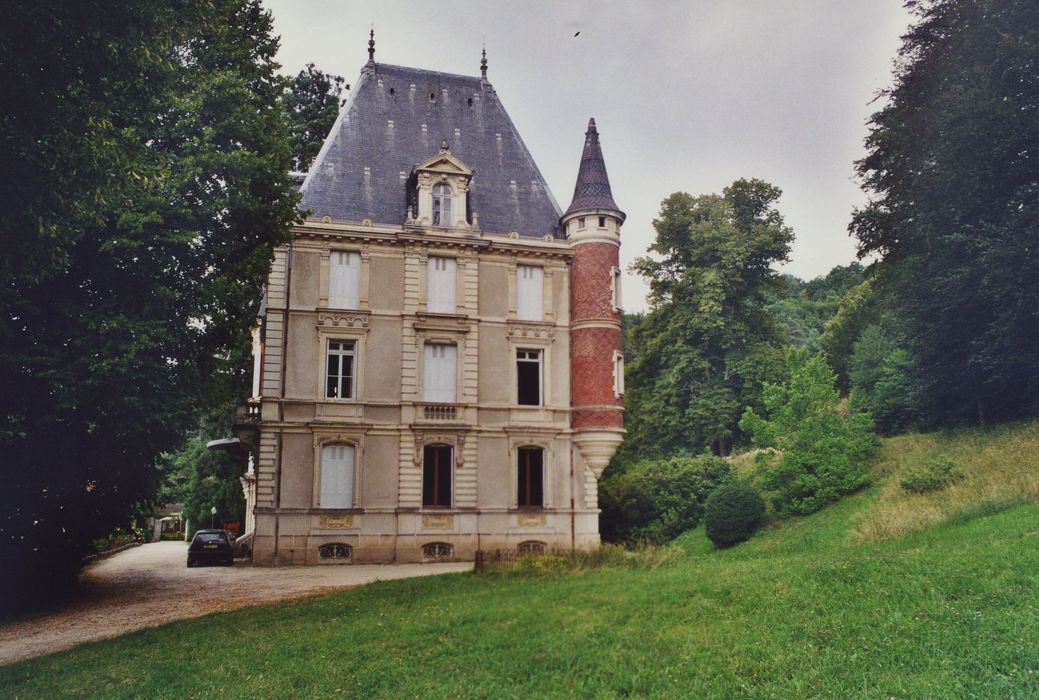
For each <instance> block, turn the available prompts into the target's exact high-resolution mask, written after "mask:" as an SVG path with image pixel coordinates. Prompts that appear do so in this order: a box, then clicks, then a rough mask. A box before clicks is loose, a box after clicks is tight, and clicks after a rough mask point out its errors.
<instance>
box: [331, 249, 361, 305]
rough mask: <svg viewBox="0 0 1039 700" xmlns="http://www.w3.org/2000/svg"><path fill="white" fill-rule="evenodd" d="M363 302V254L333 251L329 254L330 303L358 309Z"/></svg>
mask: <svg viewBox="0 0 1039 700" xmlns="http://www.w3.org/2000/svg"><path fill="white" fill-rule="evenodd" d="M360 302H361V256H360V255H358V254H357V253H347V252H345V251H341V250H337V251H332V254H331V256H329V282H328V305H329V306H331V307H333V308H336V309H356V308H357V307H359V306H360Z"/></svg>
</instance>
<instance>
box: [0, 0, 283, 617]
mask: <svg viewBox="0 0 1039 700" xmlns="http://www.w3.org/2000/svg"><path fill="white" fill-rule="evenodd" d="M276 49H277V41H276V39H274V38H273V37H272V36H271V19H270V16H269V13H267V12H265V11H264V10H263V9H262V8H261V7H260V4H259V2H258V0H205V1H203V0H197V1H194V0H185V1H184V2H179V3H168V2H158V1H150V0H128V1H127V2H125V3H121V4H120V6H119V8H118V10H115V9H113V8H112V6H111V5H110V3H105V2H100V0H84V1H83V2H77V3H63V2H31V3H30V2H14V3H8V4H7V5H6V6H5V16H4V22H3V23H2V24H0V101H2V102H3V104H4V105H5V115H4V117H3V118H2V119H0V163H3V164H4V167H5V172H7V173H13V174H14V176H13V177H10V176H9V177H6V178H3V182H2V184H0V187H2V190H0V201H2V214H0V230H2V237H3V241H4V246H3V247H2V249H0V256H2V257H0V269H2V271H3V285H2V287H0V386H2V387H3V392H2V393H0V452H2V453H3V455H4V463H3V465H2V467H0V469H2V472H0V560H2V561H0V565H2V566H3V569H4V572H3V574H2V575H0V576H2V577H3V578H2V580H3V583H4V584H5V588H8V589H14V590H15V591H17V592H18V593H17V595H21V596H23V597H20V598H18V597H15V598H12V597H11V596H10V595H4V596H0V599H2V600H3V601H5V602H11V601H17V602H18V603H21V604H24V603H25V602H26V600H27V599H26V598H25V597H24V596H27V595H29V594H31V593H36V594H38V593H41V592H44V591H45V590H46V589H47V588H48V586H52V585H55V584H59V583H65V582H67V581H68V580H69V579H70V578H71V575H72V574H73V573H74V572H75V571H76V570H77V569H78V566H79V556H80V554H81V553H82V551H83V550H84V548H85V547H86V545H87V543H88V542H90V541H91V540H92V539H94V538H96V537H98V536H100V535H102V534H104V533H106V532H108V531H110V530H111V529H112V528H113V527H114V526H116V525H119V524H123V523H125V522H126V520H127V519H128V518H129V517H130V515H131V514H132V513H133V510H134V507H135V505H136V504H138V503H139V502H140V501H142V500H144V499H146V498H148V497H149V496H150V495H151V493H152V492H153V489H154V487H155V484H156V480H157V477H158V470H157V469H156V468H155V467H154V463H155V460H156V458H157V456H158V455H159V453H160V452H162V451H164V450H169V449H171V448H172V447H174V446H175V445H176V444H177V443H178V442H179V441H180V440H181V438H182V436H183V432H184V430H185V428H186V427H188V425H189V424H190V422H191V417H192V414H193V413H194V410H193V408H194V404H196V403H197V402H199V401H200V400H202V399H203V397H204V396H205V393H206V389H207V386H208V385H209V382H210V379H211V378H212V377H213V376H214V375H215V374H219V373H220V372H221V370H222V369H224V367H225V365H226V364H227V363H226V358H227V356H228V353H229V351H230V350H231V349H232V348H235V347H238V346H239V345H240V340H241V338H242V337H243V335H244V334H246V333H247V332H248V329H249V326H250V325H251V323H252V321H253V319H254V317H255V305H256V304H257V303H258V297H259V289H260V286H261V285H262V283H263V279H264V277H265V275H266V272H267V269H268V267H269V264H270V260H271V258H272V254H273V248H274V246H275V245H277V244H279V243H281V242H283V241H285V240H286V239H287V236H288V227H289V225H290V223H291V222H293V221H294V220H295V219H296V217H297V214H296V209H295V204H296V201H297V197H296V195H294V194H292V188H291V181H290V179H289V176H288V170H289V165H290V152H289V148H288V141H287V135H286V132H285V127H284V122H283V119H282V116H281V104H280V96H281V90H282V84H283V81H282V80H281V79H279V78H278V77H277V76H276V74H275V70H276V68H277V64H275V63H274V54H275V51H276ZM5 593H11V591H10V590H9V591H5Z"/></svg>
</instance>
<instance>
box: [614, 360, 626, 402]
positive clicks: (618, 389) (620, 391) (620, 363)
mask: <svg viewBox="0 0 1039 700" xmlns="http://www.w3.org/2000/svg"><path fill="white" fill-rule="evenodd" d="M613 398H615V399H622V398H624V353H622V352H621V351H620V350H614V351H613Z"/></svg>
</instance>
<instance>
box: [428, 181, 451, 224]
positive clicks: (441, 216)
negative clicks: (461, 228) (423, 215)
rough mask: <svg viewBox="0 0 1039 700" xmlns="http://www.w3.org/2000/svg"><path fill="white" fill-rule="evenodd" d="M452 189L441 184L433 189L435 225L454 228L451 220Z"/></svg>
mask: <svg viewBox="0 0 1039 700" xmlns="http://www.w3.org/2000/svg"><path fill="white" fill-rule="evenodd" d="M452 199H454V197H453V196H452V194H451V188H450V187H448V186H447V185H445V184H443V183H441V184H439V185H436V186H435V187H434V188H433V225H434V226H453V225H454V222H453V221H452V219H451V200H452Z"/></svg>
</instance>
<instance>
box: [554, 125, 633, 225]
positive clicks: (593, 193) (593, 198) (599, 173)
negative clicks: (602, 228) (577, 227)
mask: <svg viewBox="0 0 1039 700" xmlns="http://www.w3.org/2000/svg"><path fill="white" fill-rule="evenodd" d="M587 209H609V210H612V211H615V212H617V213H618V214H620V217H621V219H623V218H624V212H622V211H621V210H620V208H619V207H618V206H617V203H616V202H614V201H613V192H612V191H611V190H610V178H609V176H608V175H607V174H606V162H605V161H604V160H603V158H602V148H600V147H599V132H598V131H597V130H596V128H595V119H594V118H593V119H589V120H588V131H586V132H585V135H584V152H583V153H582V154H581V169H580V170H578V172H577V185H576V186H575V187H574V199H573V201H572V202H570V206H569V207H568V208H567V210H566V214H563V218H566V217H567V216H569V215H570V214H572V213H573V212H576V211H584V210H587Z"/></svg>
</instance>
